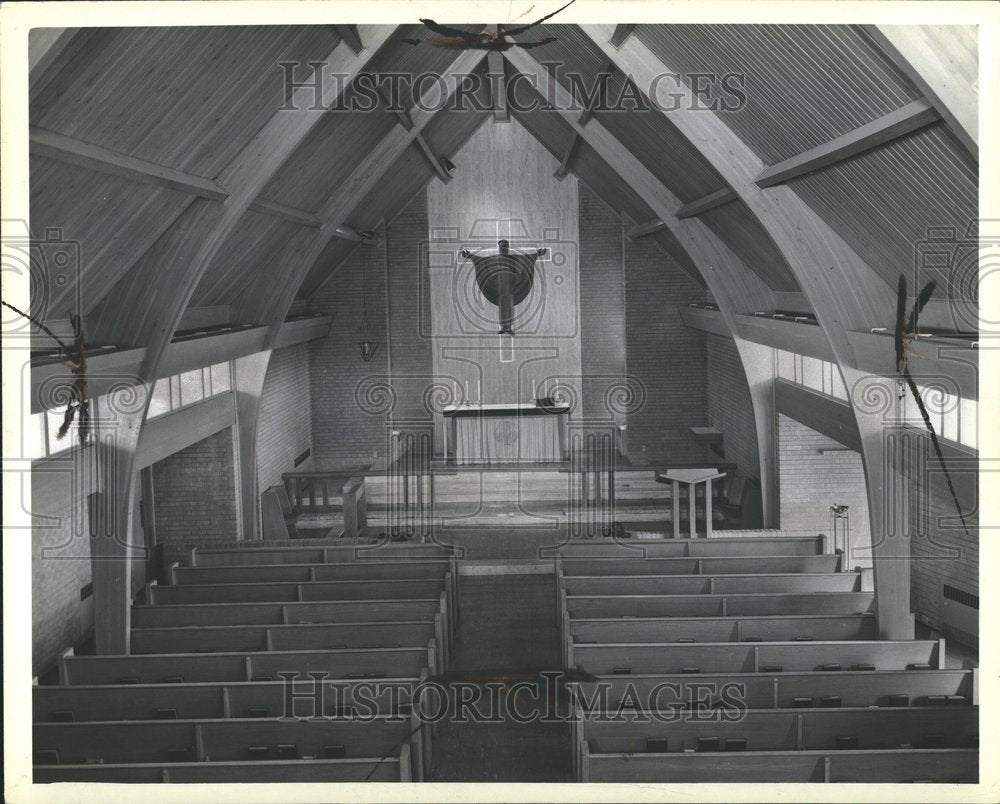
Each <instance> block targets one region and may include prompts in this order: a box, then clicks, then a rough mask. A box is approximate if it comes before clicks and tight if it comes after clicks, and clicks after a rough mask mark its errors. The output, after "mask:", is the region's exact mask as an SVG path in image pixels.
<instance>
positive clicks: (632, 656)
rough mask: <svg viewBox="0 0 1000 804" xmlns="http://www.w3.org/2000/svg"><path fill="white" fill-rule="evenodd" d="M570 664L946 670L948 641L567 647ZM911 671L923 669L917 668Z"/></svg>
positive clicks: (656, 669) (711, 669) (652, 668)
mask: <svg viewBox="0 0 1000 804" xmlns="http://www.w3.org/2000/svg"><path fill="white" fill-rule="evenodd" d="M568 649H569V656H568V658H569V666H570V667H580V668H582V669H583V670H585V671H587V672H589V673H592V674H594V675H611V674H612V673H613V672H614V671H615V669H616V668H629V669H630V670H631V672H633V673H679V672H682V670H683V669H684V668H687V667H690V668H697V671H700V672H703V673H753V672H759V671H760V670H761V668H764V667H768V666H777V667H781V668H782V669H783V670H784V671H803V670H821V669H824V665H832V664H837V665H839V666H842V667H845V668H849V667H851V666H853V665H864V664H872V665H874V666H875V669H876V670H905V669H907V666H908V665H912V664H929V665H930V666H931V667H935V668H938V669H943V668H944V640H912V641H902V642H894V641H889V640H881V641H879V640H876V641H865V640H856V641H849V642H762V643H759V644H758V643H745V642H721V643H720V642H716V643H709V642H701V643H695V644H677V643H662V644H633V643H620V644H610V645H607V644H606V645H600V644H594V645H588V644H583V645H569V646H568ZM913 672H920V671H919V670H914V671H913Z"/></svg>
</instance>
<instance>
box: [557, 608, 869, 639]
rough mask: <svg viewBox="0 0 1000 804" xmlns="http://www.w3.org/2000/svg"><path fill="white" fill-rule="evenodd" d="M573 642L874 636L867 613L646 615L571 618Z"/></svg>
mask: <svg viewBox="0 0 1000 804" xmlns="http://www.w3.org/2000/svg"><path fill="white" fill-rule="evenodd" d="M569 634H570V636H571V637H572V638H573V640H574V641H575V642H578V643H580V642H601V643H610V642H672V641H676V640H678V639H693V640H696V641H701V642H739V641H741V640H745V639H748V638H750V639H753V640H754V641H757V640H761V641H765V642H772V641H774V642H788V641H793V640H795V639H796V637H809V638H811V639H820V640H835V639H839V640H848V639H875V637H876V636H877V634H876V631H875V618H874V616H873V615H871V614H851V615H846V616H837V615H822V614H806V615H802V614H800V615H789V616H787V617H780V616H775V615H772V616H767V617H644V618H629V619H624V620H623V619H606V620H601V619H595V620H580V619H574V620H569Z"/></svg>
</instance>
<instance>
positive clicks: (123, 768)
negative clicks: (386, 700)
mask: <svg viewBox="0 0 1000 804" xmlns="http://www.w3.org/2000/svg"><path fill="white" fill-rule="evenodd" d="M410 765H411V759H410V746H409V744H406V743H404V744H403V746H402V748H401V749H400V752H399V754H398V755H396V756H390V757H385V758H384V759H383V758H382V757H357V758H354V759H311V760H302V759H291V760H263V761H254V762H175V763H169V764H159V763H135V764H128V765H120V764H95V765H36V766H35V767H34V769H33V780H32V781H34V782H35V783H36V784H43V783H47V782H110V783H146V784H155V783H159V782H168V783H192V782H197V783H202V784H208V783H217V784H225V783H250V784H266V783H269V782H363V781H370V782H409V781H411V780H412V778H413V777H412V773H411V769H410Z"/></svg>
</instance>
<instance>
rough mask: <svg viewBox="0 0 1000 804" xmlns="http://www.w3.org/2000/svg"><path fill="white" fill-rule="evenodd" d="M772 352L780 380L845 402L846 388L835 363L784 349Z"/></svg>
mask: <svg viewBox="0 0 1000 804" xmlns="http://www.w3.org/2000/svg"><path fill="white" fill-rule="evenodd" d="M774 351H775V353H776V355H777V361H776V363H777V374H778V376H779V377H780V378H781V379H783V380H788V381H789V382H794V383H795V384H797V385H804V386H805V387H806V388H811V389H812V390H814V391H819V392H820V393H821V394H826V395H827V396H832V397H834V398H836V399H841V400H843V401H845V402H846V401H847V387H846V386H845V385H844V378H843V377H841V376H840V369H839V368H838V367H837V365H836V364H835V363H831V362H830V361H829V360H820V359H819V358H816V357H808V356H807V355H800V354H796V353H795V352H789V351H786V350H785V349H775V350H774Z"/></svg>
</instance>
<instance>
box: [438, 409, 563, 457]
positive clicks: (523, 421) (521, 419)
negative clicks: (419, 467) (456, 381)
mask: <svg viewBox="0 0 1000 804" xmlns="http://www.w3.org/2000/svg"><path fill="white" fill-rule="evenodd" d="M568 413H569V406H566V405H553V406H545V407H540V406H538V405H533V404H497V405H449V406H448V407H446V408H445V409H444V417H445V419H444V425H445V426H444V452H445V457H446V458H447V457H450V456H451V455H452V450H454V458H455V463H458V464H477V463H478V464H491V463H556V462H559V461H561V460H562V459H563V455H564V454H565V450H566V415H567V414H568Z"/></svg>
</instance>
